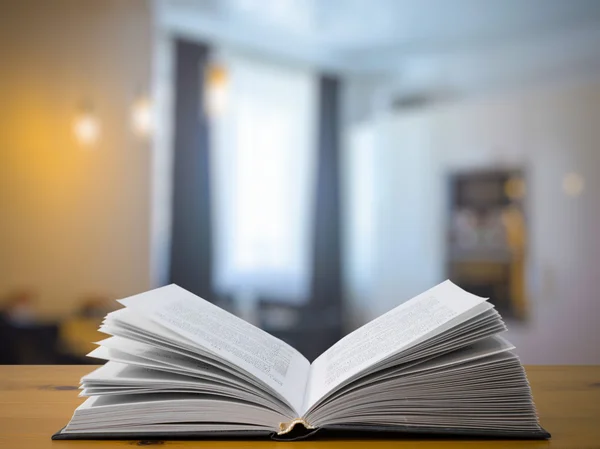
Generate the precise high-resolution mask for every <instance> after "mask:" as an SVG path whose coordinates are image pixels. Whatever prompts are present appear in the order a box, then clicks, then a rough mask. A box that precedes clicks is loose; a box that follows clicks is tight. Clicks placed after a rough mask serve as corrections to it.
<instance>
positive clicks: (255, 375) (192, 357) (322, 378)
mask: <svg viewBox="0 0 600 449" xmlns="http://www.w3.org/2000/svg"><path fill="white" fill-rule="evenodd" d="M119 302H120V303H121V304H122V305H123V306H125V308H123V309H120V310H118V311H116V312H112V313H109V314H108V315H107V316H106V318H105V320H104V322H103V324H102V326H101V327H100V330H101V331H102V332H104V333H106V334H109V335H111V337H110V338H107V339H106V340H102V341H100V342H98V345H99V347H98V348H97V349H95V350H94V351H93V352H91V353H90V354H89V355H90V356H92V357H95V358H98V359H105V360H108V363H106V364H105V365H104V366H102V367H100V368H98V369H96V370H95V371H94V372H92V373H90V374H88V375H86V376H84V377H83V378H82V380H81V383H82V386H81V388H82V390H81V396H86V397H88V399H87V400H86V401H85V402H84V403H83V404H82V405H80V406H79V407H78V408H77V409H76V410H75V413H74V415H73V418H72V419H71V421H70V422H69V423H68V425H67V426H66V427H65V428H63V429H62V430H61V431H59V432H58V433H57V434H55V435H54V436H53V438H54V439H77V438H79V439H92V438H94V439H95V438H123V439H127V438H152V437H156V438H170V437H180V438H184V437H189V438H201V437H208V438H210V437H229V436H231V437H233V436H236V437H252V436H271V437H274V438H280V439H286V438H288V439H293V438H298V437H305V436H308V435H311V434H313V433H315V432H317V431H319V432H320V431H323V432H324V433H329V434H331V433H334V434H335V433H336V432H347V431H352V432H354V431H377V432H411V433H415V432H416V433H419V432H420V433H429V434H449V435H481V436H493V437H514V438H548V437H549V436H550V435H549V434H548V433H547V432H546V431H544V430H543V429H542V428H541V427H540V425H539V423H538V419H537V415H536V411H535V407H534V404H533V400H532V397H531V391H530V388H529V384H528V382H527V378H526V376H525V372H524V370H523V367H522V366H521V364H520V362H519V359H518V358H517V356H515V355H514V354H512V353H511V352H510V351H511V350H512V349H514V348H513V346H512V345H511V344H510V343H508V342H507V341H506V340H504V339H503V338H502V337H500V336H499V335H498V334H500V333H501V332H502V331H504V330H506V327H505V325H504V323H503V322H502V319H501V317H500V315H499V314H498V312H496V310H494V308H493V306H492V305H491V304H489V303H488V302H486V300H485V299H483V298H480V297H477V296H474V295H472V294H470V293H467V292H465V291H464V290H462V289H460V288H459V287H457V286H456V285H454V284H452V283H451V282H450V281H446V282H443V283H442V284H439V285H438V286H436V287H434V288H432V289H430V290H428V291H426V292H425V293H422V294H420V295H418V296H416V297H415V298H413V299H411V300H409V301H407V302H405V303H403V304H401V305H400V306H398V307H396V308H395V309H393V310H391V311H389V312H387V313H386V314H384V315H382V316H380V317H379V318H377V319H375V320H373V321H371V322H370V323H368V324H366V325H364V326H363V327H361V328H360V329H358V330H356V331H354V332H352V333H351V334H349V335H347V336H346V337H344V338H343V339H341V340H340V341H338V342H337V343H336V344H335V345H333V346H332V347H331V348H329V349H328V350H327V351H325V352H324V353H323V354H322V355H321V356H320V357H318V358H317V359H316V360H315V361H314V362H313V363H312V364H311V363H310V362H309V361H308V360H307V359H306V358H304V357H303V356H302V354H300V353H299V352H298V351H296V350H295V349H294V348H292V347H291V346H289V345H288V344H286V343H284V342H283V341H281V340H279V339H277V338H275V337H273V336H271V335H269V334H268V333H266V332H264V331H262V330H260V329H258V328H257V327H254V326H252V325H251V324H249V323H247V322H245V321H243V320H241V319H239V318H237V317H235V316H234V315H232V314H230V313H228V312H226V311H224V310H222V309H220V308H218V307H216V306H215V305H213V304H211V303H209V302H207V301H205V300H203V299H201V298H199V297H198V296H196V295H194V294H192V293H190V292H188V291H186V290H184V289H182V288H181V287H178V286H176V285H169V286H167V287H162V288H159V289H156V290H152V291H149V292H147V293H142V294H140V295H136V296H132V297H129V298H126V299H123V300H120V301H119ZM390 436H391V435H390Z"/></svg>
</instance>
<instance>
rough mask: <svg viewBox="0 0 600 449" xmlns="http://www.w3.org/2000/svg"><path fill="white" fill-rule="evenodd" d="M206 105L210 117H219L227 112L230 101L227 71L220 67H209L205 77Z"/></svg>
mask: <svg viewBox="0 0 600 449" xmlns="http://www.w3.org/2000/svg"><path fill="white" fill-rule="evenodd" d="M205 83H206V90H205V95H206V98H205V105H204V107H205V108H206V113H207V114H208V115H209V116H210V117H218V116H219V115H222V114H223V112H225V109H226V107H227V100H228V98H227V97H228V83H227V71H226V70H225V68H224V67H222V66H220V65H215V64H213V65H211V66H209V68H208V70H207V73H206V76H205Z"/></svg>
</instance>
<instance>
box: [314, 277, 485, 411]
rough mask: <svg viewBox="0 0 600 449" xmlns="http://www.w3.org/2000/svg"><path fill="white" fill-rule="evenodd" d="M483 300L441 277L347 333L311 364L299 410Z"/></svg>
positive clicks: (454, 319)
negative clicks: (423, 289)
mask: <svg viewBox="0 0 600 449" xmlns="http://www.w3.org/2000/svg"><path fill="white" fill-rule="evenodd" d="M484 302H485V299H484V298H480V297H478V296H475V295H472V294H470V293H467V292H466V291H464V290H462V289H461V288H459V287H457V286H456V285H454V284H453V283H452V282H450V281H445V282H443V283H441V284H439V285H437V286H435V287H433V288H432V289H430V290H428V291H426V292H424V293H422V294H420V295H418V296H416V297H414V298H412V299H411V300H409V301H407V302H405V303H403V304H401V305H399V306H398V307H396V308H395V309H393V310H390V311H389V312H387V313H385V314H384V315H382V316H380V317H379V318H377V319H375V320H373V321H371V322H370V323H367V324H366V325H364V326H362V327H361V328H359V329H357V330H356V331H354V332H352V333H351V334H349V335H347V336H346V337H344V338H343V339H341V340H340V341H338V342H337V343H336V344H334V345H333V346H332V347H331V348H329V349H328V350H327V351H325V352H324V353H323V354H321V355H320V356H319V357H318V358H317V359H316V360H315V361H314V362H313V363H312V366H311V372H310V375H309V381H308V387H307V392H306V398H305V402H304V406H303V411H306V410H308V409H309V408H310V407H311V406H312V405H313V404H314V403H316V402H317V401H318V400H319V399H320V398H321V397H323V396H325V395H326V394H327V393H328V392H330V391H332V390H334V389H335V388H336V387H337V386H339V385H341V384H342V383H343V382H345V381H346V380H348V379H350V378H351V377H353V376H355V375H356V374H358V373H360V372H361V371H364V370H365V369H367V368H368V367H370V366H372V365H375V364H376V363H378V362H380V361H381V360H383V359H385V358H386V357H389V356H391V355H393V354H397V353H399V352H401V351H402V350H405V349H408V348H410V347H411V346H413V345H414V344H416V343H419V342H421V341H423V340H425V339H427V338H431V337H432V336H434V335H436V334H437V332H436V331H440V330H441V329H447V328H448V325H449V324H454V322H456V324H458V323H460V322H462V321H463V320H464V319H467V317H466V316H465V314H466V313H467V312H469V311H471V310H472V309H474V308H477V306H478V305H479V304H482V303H484Z"/></svg>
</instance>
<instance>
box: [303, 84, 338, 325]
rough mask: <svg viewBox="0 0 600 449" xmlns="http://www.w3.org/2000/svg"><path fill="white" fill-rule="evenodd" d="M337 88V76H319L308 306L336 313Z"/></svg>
mask: <svg viewBox="0 0 600 449" xmlns="http://www.w3.org/2000/svg"><path fill="white" fill-rule="evenodd" d="M339 90H340V82H339V80H338V79H337V78H334V77H328V76H321V78H320V79H319V97H318V98H319V111H318V114H317V120H318V130H319V131H318V141H317V176H316V180H317V185H316V192H317V194H316V198H315V222H314V241H313V255H314V257H313V279H312V289H311V290H312V298H311V301H310V307H311V309H325V308H326V309H330V310H331V311H332V313H334V314H337V315H340V314H341V312H340V310H341V304H342V274H341V232H340V174H339V172H340V167H339V142H338V141H339V113H338V109H339V106H338V102H339Z"/></svg>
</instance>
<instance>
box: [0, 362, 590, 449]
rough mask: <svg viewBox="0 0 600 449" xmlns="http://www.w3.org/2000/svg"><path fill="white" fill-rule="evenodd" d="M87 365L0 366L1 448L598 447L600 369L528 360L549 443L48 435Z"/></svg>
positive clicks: (67, 408) (62, 419)
mask: <svg viewBox="0 0 600 449" xmlns="http://www.w3.org/2000/svg"><path fill="white" fill-rule="evenodd" d="M93 368H94V367H93V366H89V365H88V366H0V447H1V448H15V449H16V448H27V449H41V448H54V449H56V448H61V449H64V448H69V449H72V448H73V449H75V448H76V449H88V448H94V449H100V448H104V447H107V448H124V449H125V448H132V447H141V446H150V447H161V448H165V449H172V448H183V447H185V448H191V447H195V448H201V449H202V448H206V449H208V448H211V449H227V448H239V449H250V448H252V449H258V448H270V449H282V448H287V447H289V448H291V447H296V448H300V447H302V448H303V449H311V448H321V449H325V448H342V447H344V448H350V449H363V448H365V447H369V448H371V447H374V448H378V449H387V448H394V449H401V448H408V447H411V448H415V447H418V448H467V449H468V448H479V447H485V448H488V447H489V448H506V449H509V448H571V449H590V448H600V367H598V366H576V367H575V366H532V367H528V368H527V373H528V376H529V380H530V382H531V387H532V389H533V395H534V398H535V402H536V405H537V407H538V411H539V415H540V420H541V422H542V425H543V426H544V428H546V429H547V430H548V431H549V432H550V433H551V434H552V440H550V441H475V440H462V441H461V440H448V441H446V440H439V439H436V440H427V439H422V438H421V439H414V438H407V439H401V440H398V439H395V440H377V441H368V440H354V441H353V440H336V441H302V442H295V443H282V442H275V441H247V442H246V441H159V442H151V441H51V440H50V436H51V435H52V434H53V433H54V432H56V431H57V430H58V429H60V428H61V427H63V426H64V425H65V424H66V423H67V422H68V420H69V419H70V418H71V415H72V413H73V410H74V409H75V407H76V406H77V405H78V404H79V403H81V402H82V400H81V399H80V398H78V397H77V387H78V382H79V379H80V378H81V376H82V375H84V374H86V373H88V372H90V371H91V370H92V369H93Z"/></svg>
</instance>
